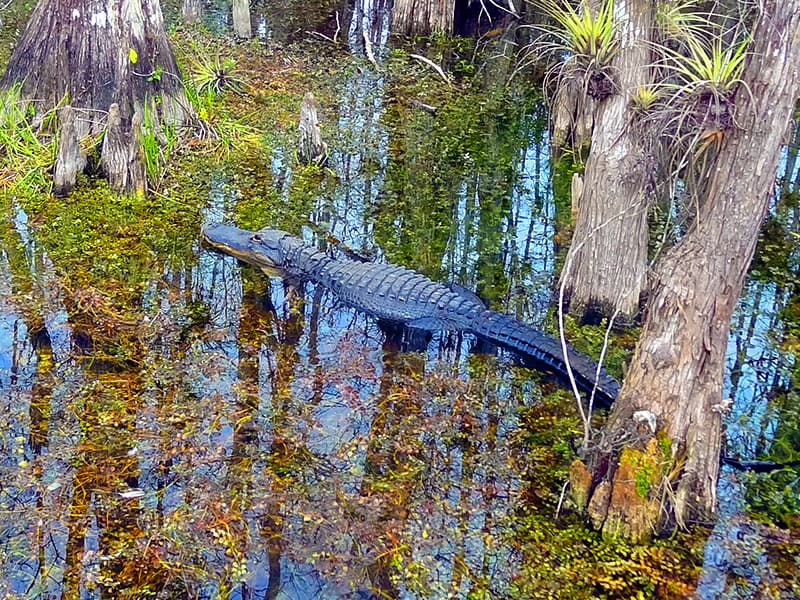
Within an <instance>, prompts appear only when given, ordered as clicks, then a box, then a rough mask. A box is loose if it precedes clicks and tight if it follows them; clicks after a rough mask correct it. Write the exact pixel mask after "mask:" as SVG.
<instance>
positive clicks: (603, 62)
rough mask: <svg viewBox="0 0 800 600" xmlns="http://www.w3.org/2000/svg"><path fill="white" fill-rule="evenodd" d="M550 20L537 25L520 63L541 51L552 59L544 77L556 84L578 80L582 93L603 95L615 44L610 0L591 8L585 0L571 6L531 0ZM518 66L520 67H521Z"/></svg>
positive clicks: (564, 0) (553, 0)
mask: <svg viewBox="0 0 800 600" xmlns="http://www.w3.org/2000/svg"><path fill="white" fill-rule="evenodd" d="M535 1H536V2H537V3H538V5H539V6H541V8H542V9H543V10H544V12H545V13H546V14H548V15H549V16H550V17H551V18H552V20H553V21H554V23H553V24H550V25H537V26H536V27H535V28H536V29H537V30H539V32H540V35H539V36H538V37H537V39H536V40H534V41H533V42H532V43H531V44H530V45H529V46H528V48H527V52H525V53H524V55H525V58H524V59H523V61H522V64H521V67H523V66H525V64H527V63H529V62H531V60H534V58H533V57H536V58H538V57H540V56H542V55H544V56H549V57H552V58H553V59H554V65H553V66H552V67H551V68H550V69H549V70H548V73H547V79H555V80H556V87H564V86H565V85H567V80H569V81H570V82H574V81H575V80H579V81H580V82H582V85H581V86H580V87H582V88H583V89H584V90H585V93H586V94H588V95H590V96H592V97H593V98H595V99H603V98H605V97H607V96H608V95H610V94H611V92H612V90H613V83H612V82H613V77H612V75H611V61H612V60H613V58H614V55H615V54H616V52H617V49H618V47H619V44H618V42H617V40H616V28H615V25H614V0H602V2H601V3H600V5H599V6H597V7H595V8H593V7H591V6H590V3H589V2H588V1H587V0H581V2H580V4H579V5H578V6H577V7H574V6H573V5H572V4H570V2H569V1H568V0H535ZM521 67H520V68H521Z"/></svg>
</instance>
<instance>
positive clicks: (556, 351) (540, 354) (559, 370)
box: [470, 310, 619, 407]
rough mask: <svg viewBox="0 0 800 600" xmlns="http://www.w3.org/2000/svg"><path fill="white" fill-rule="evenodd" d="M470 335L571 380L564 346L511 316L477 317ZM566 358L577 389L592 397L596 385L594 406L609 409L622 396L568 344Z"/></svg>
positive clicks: (616, 385) (489, 314) (607, 377)
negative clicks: (483, 339) (503, 347)
mask: <svg viewBox="0 0 800 600" xmlns="http://www.w3.org/2000/svg"><path fill="white" fill-rule="evenodd" d="M470 331H472V332H473V333H474V334H476V335H478V336H480V337H483V338H485V339H487V340H489V341H491V342H493V343H495V344H499V345H501V346H505V347H507V348H509V349H511V350H513V351H515V352H517V353H518V354H520V355H521V356H522V357H523V359H525V361H526V362H531V363H533V366H537V367H540V366H544V367H546V368H548V369H550V370H552V371H554V372H555V373H556V374H557V375H559V376H561V377H562V378H564V379H567V377H568V374H567V367H566V364H565V363H564V353H563V352H562V348H561V342H560V341H559V340H557V339H555V338H554V337H551V336H549V335H546V334H544V333H542V332H541V331H539V330H537V329H535V328H533V327H531V326H530V325H526V324H525V323H523V322H521V321H518V320H517V319H515V318H514V317H512V316H510V315H504V314H501V313H497V312H494V311H492V310H485V311H483V313H481V314H480V315H477V316H476V318H475V322H474V323H473V324H472V325H471V326H470ZM567 357H568V359H569V363H570V367H571V368H572V373H573V375H574V376H575V382H576V383H577V384H578V387H579V388H580V389H581V390H583V391H584V392H586V393H587V394H590V393H592V390H594V389H595V382H596V384H597V386H596V391H595V402H596V403H597V404H598V405H600V406H605V407H608V406H610V405H611V404H612V403H613V402H614V400H616V398H617V394H618V393H619V383H617V381H616V380H615V379H614V378H613V377H611V375H609V374H608V373H606V371H605V369H603V368H601V369H600V372H599V375H598V372H597V363H596V362H595V361H593V360H592V359H591V358H589V357H588V356H586V355H585V354H582V353H580V352H578V351H577V350H575V348H573V347H572V346H570V345H569V344H567ZM598 401H599V402H598Z"/></svg>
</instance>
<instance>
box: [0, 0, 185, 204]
mask: <svg viewBox="0 0 800 600" xmlns="http://www.w3.org/2000/svg"><path fill="white" fill-rule="evenodd" d="M15 82H20V84H21V86H22V97H23V98H24V99H25V100H27V101H29V102H30V103H31V105H32V106H33V110H34V114H35V116H34V119H35V120H39V121H41V119H42V117H43V116H44V115H45V114H46V113H47V112H48V111H50V110H51V109H53V108H54V107H55V106H57V105H58V104H59V102H62V101H63V100H64V99H67V100H68V101H69V103H70V105H71V106H72V108H73V109H74V110H75V111H76V113H77V114H76V118H75V120H74V130H75V131H74V134H75V135H76V136H77V138H78V139H82V138H83V137H85V136H86V135H92V136H97V135H98V134H100V133H101V132H103V131H104V130H105V127H106V119H107V115H108V111H109V108H110V107H111V105H112V104H117V106H118V107H119V114H120V119H121V123H122V124H123V126H124V127H125V128H127V129H129V130H130V127H131V120H132V118H133V115H134V114H136V113H140V114H142V115H144V114H147V113H146V111H145V110H144V107H145V106H147V109H148V110H149V113H150V114H148V117H149V118H150V119H151V123H152V124H153V125H154V126H155V127H158V124H159V123H169V124H170V125H174V126H181V125H184V124H185V123H187V121H189V120H191V119H192V117H193V114H192V110H191V108H190V105H189V103H188V101H187V99H186V96H185V93H184V90H183V86H182V83H181V77H180V72H179V71H178V66H177V64H176V62H175V56H174V55H173V53H172V49H171V48H170V46H169V42H168V40H167V36H166V32H165V30H164V21H163V17H162V15H161V7H160V5H159V3H158V0H119V1H118V2H106V1H104V0H39V3H38V4H37V5H36V8H35V9H34V11H33V13H32V15H31V17H30V19H29V20H28V24H27V27H26V28H25V31H24V32H23V34H22V36H21V38H20V39H19V41H18V43H17V45H16V47H15V48H14V52H13V54H12V56H11V59H10V61H9V64H8V67H7V69H6V72H5V75H4V76H3V79H2V80H0V87H8V86H10V85H11V84H13V83H15ZM155 98H157V99H158V102H152V101H150V102H148V99H155ZM132 152H133V150H132ZM137 152H138V151H137ZM104 164H105V166H106V168H109V169H112V170H113V171H114V172H109V173H107V174H108V175H109V177H110V178H112V179H114V178H116V179H119V177H117V175H119V172H121V171H122V170H123V169H127V168H128V165H121V164H120V165H118V164H114V163H113V162H112V161H110V160H104ZM117 171H119V172H117ZM123 179H125V178H123ZM70 187H71V186H70ZM125 191H130V190H125Z"/></svg>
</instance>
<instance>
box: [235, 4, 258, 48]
mask: <svg viewBox="0 0 800 600" xmlns="http://www.w3.org/2000/svg"><path fill="white" fill-rule="evenodd" d="M233 31H234V33H235V34H236V35H237V36H238V37H240V38H243V39H246V40H248V39H250V38H251V37H252V36H253V32H252V29H251V27H250V2H249V0H233Z"/></svg>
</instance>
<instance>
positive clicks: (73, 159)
mask: <svg viewBox="0 0 800 600" xmlns="http://www.w3.org/2000/svg"><path fill="white" fill-rule="evenodd" d="M58 120H59V123H60V132H59V137H58V155H57V156H56V164H55V168H54V174H53V195H55V196H58V197H64V196H66V195H68V194H69V193H70V192H71V191H72V188H74V187H75V181H76V179H77V177H78V173H79V172H80V171H83V169H84V167H85V166H86V156H85V155H84V153H83V152H82V151H81V147H80V139H79V138H78V130H77V128H76V126H75V109H73V108H72V107H71V106H70V105H69V104H66V105H64V106H62V107H61V108H60V109H59V110H58Z"/></svg>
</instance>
